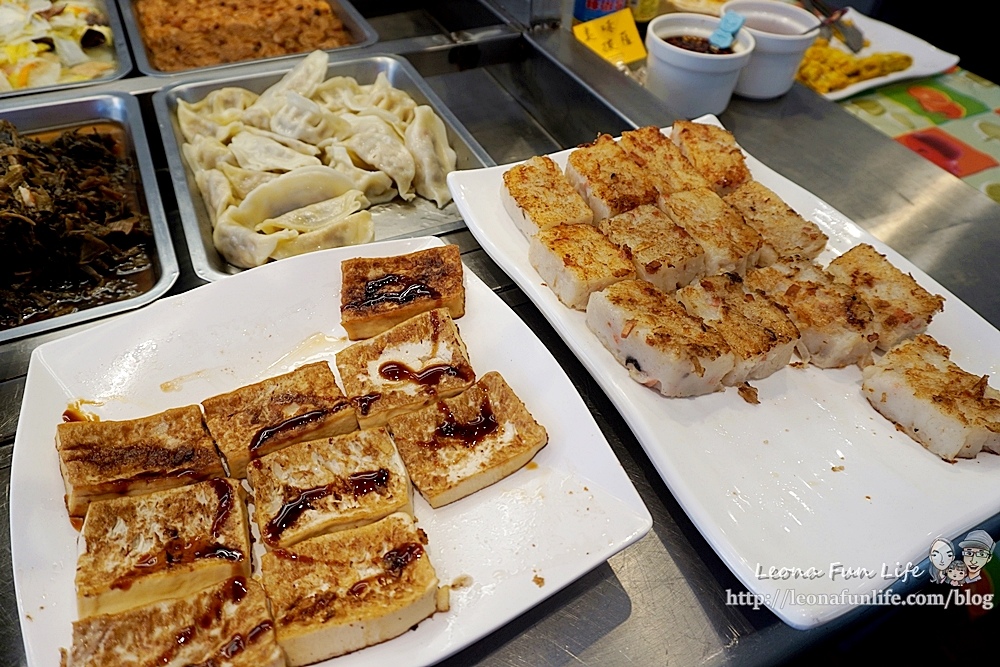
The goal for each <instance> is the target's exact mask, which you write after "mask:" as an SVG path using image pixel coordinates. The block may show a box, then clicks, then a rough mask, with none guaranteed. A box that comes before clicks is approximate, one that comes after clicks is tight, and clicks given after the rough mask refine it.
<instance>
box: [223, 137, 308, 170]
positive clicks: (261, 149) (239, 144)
mask: <svg viewBox="0 0 1000 667" xmlns="http://www.w3.org/2000/svg"><path fill="white" fill-rule="evenodd" d="M229 150H230V151H232V153H233V155H235V156H236V161H237V162H238V163H239V166H241V167H243V168H244V169H250V170H251V171H288V172H290V171H292V170H294V169H298V168H300V167H310V166H322V163H321V162H320V161H319V158H317V157H313V156H311V155H303V154H302V153H299V152H298V151H294V150H292V149H291V148H288V147H287V146H282V145H281V144H279V143H278V142H277V141H275V140H274V139H271V138H269V137H262V136H259V135H257V134H254V133H252V132H241V133H239V134H237V135H236V136H235V137H233V140H232V142H230V144H229ZM324 168H325V167H324Z"/></svg>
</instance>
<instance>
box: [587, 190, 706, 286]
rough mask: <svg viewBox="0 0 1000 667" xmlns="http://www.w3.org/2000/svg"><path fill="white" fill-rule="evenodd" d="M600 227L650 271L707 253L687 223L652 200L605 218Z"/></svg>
mask: <svg viewBox="0 0 1000 667" xmlns="http://www.w3.org/2000/svg"><path fill="white" fill-rule="evenodd" d="M600 229H601V233H603V234H604V235H605V236H607V237H608V240H609V241H611V242H612V243H613V244H614V245H616V246H618V247H619V248H620V249H621V250H622V251H623V252H624V253H625V255H626V256H627V257H629V258H631V259H632V261H633V262H634V263H635V265H636V267H642V268H643V269H644V270H645V272H646V273H647V274H650V275H655V274H656V273H658V272H660V271H661V270H663V269H670V268H676V267H682V266H684V265H686V264H687V263H688V262H690V261H691V260H692V259H697V258H699V257H701V258H703V257H704V255H705V250H704V248H702V247H701V245H700V244H699V243H698V242H697V241H695V240H694V238H692V236H691V235H690V234H688V233H687V231H685V230H684V228H683V227H681V226H679V225H677V224H676V223H675V222H674V221H673V220H671V219H670V218H669V217H668V216H667V214H666V213H664V212H663V211H661V210H660V209H658V208H656V207H655V206H652V205H650V204H644V205H643V206H639V207H638V208H635V209H632V210H631V211H627V212H625V213H622V214H620V215H616V216H615V217H613V218H608V219H607V220H602V221H601V225H600Z"/></svg>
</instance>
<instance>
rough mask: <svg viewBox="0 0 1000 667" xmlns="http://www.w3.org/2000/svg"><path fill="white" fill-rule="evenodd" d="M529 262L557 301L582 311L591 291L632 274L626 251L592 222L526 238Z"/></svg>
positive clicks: (629, 276) (557, 226) (633, 274)
mask: <svg viewBox="0 0 1000 667" xmlns="http://www.w3.org/2000/svg"><path fill="white" fill-rule="evenodd" d="M528 261H529V262H530V263H531V266H533V267H534V268H535V270H536V271H538V275H540V276H541V277H542V280H544V281H545V283H546V284H547V285H548V286H549V289H551V290H552V291H553V292H554V293H555V295H556V296H557V297H559V300H560V301H562V302H563V303H564V304H566V305H567V306H569V307H570V308H575V309H576V310H584V309H586V308H587V299H589V298H590V295H591V293H593V292H597V291H600V290H602V289H604V288H605V287H607V286H608V285H610V284H612V283H615V282H617V281H619V280H625V279H627V278H634V277H635V267H634V266H633V265H632V262H631V261H630V260H629V259H628V257H626V256H625V254H624V253H623V252H622V251H621V249H619V248H618V247H617V246H615V245H614V244H613V243H612V242H611V241H609V240H608V239H607V237H605V236H604V235H603V234H601V232H600V231H598V230H597V228H596V227H593V226H592V225H556V226H555V227H549V228H547V229H543V230H541V231H540V232H538V234H537V235H536V236H533V237H532V238H531V239H529V240H528Z"/></svg>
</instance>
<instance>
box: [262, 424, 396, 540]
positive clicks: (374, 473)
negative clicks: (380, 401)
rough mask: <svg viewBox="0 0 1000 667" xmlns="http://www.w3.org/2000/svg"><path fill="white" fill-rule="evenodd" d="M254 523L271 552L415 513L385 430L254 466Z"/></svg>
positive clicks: (277, 455)
mask: <svg viewBox="0 0 1000 667" xmlns="http://www.w3.org/2000/svg"><path fill="white" fill-rule="evenodd" d="M247 481H248V482H249V483H250V486H251V487H252V488H253V495H254V508H255V518H256V521H257V525H258V527H259V528H260V536H261V539H262V540H263V542H264V543H265V544H266V545H267V546H269V547H287V546H289V545H292V544H295V543H296V542H300V541H302V540H304V539H307V538H310V537H314V536H316V535H320V534H322V533H328V532H333V531H336V530H343V529H345V528H353V527H357V526H361V525H364V524H366V523H371V522H373V521H377V520H379V519H381V518H383V517H385V516H387V515H389V514H392V513H393V512H398V511H405V512H409V511H410V507H411V504H410V480H409V477H408V476H407V474H406V469H405V468H404V467H403V461H402V459H400V457H399V454H398V453H397V452H396V447H395V445H394V444H393V442H392V439H391V438H390V437H389V433H388V432H387V431H386V430H385V429H382V428H378V429H366V430H363V431H355V432H353V433H348V434H346V435H340V436H337V437H334V438H327V439H324V440H311V441H309V442H302V443H299V444H297V445H292V446H291V447H287V448H285V449H282V450H281V451H278V452H274V453H273V454H269V455H267V456H265V457H264V458H262V459H257V460H256V461H252V462H251V463H250V465H249V466H247Z"/></svg>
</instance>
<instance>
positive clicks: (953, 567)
mask: <svg viewBox="0 0 1000 667" xmlns="http://www.w3.org/2000/svg"><path fill="white" fill-rule="evenodd" d="M995 546H996V544H995V543H994V542H993V538H991V537H990V534H989V533H987V532H986V531H985V530H978V529H977V530H973V531H971V532H969V534H968V535H966V536H965V539H963V540H962V541H960V542H959V543H958V549H957V550H956V549H955V545H954V544H952V542H951V540H948V539H946V538H943V537H938V538H936V539H935V540H934V541H933V542H932V543H931V548H930V556H929V559H930V568H929V570H930V577H931V581H935V582H937V583H939V584H948V585H951V586H964V585H965V584H971V583H974V582H976V581H979V580H980V579H981V578H982V571H983V567H985V566H986V564H987V563H988V562H990V559H992V558H993V549H994V547H995Z"/></svg>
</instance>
